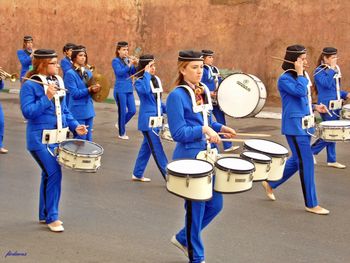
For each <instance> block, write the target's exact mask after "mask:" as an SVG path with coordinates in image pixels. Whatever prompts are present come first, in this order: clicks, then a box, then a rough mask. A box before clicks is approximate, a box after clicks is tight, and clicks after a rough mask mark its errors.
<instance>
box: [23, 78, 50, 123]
mask: <svg viewBox="0 0 350 263" xmlns="http://www.w3.org/2000/svg"><path fill="white" fill-rule="evenodd" d="M33 85H35V88H38V89H42V88H43V87H42V86H41V85H40V84H33ZM20 102H21V110H22V113H23V116H24V117H25V118H26V119H35V118H37V117H39V116H40V115H42V114H43V113H44V111H45V110H46V109H47V108H49V107H50V106H51V102H50V100H49V99H48V97H47V96H46V95H44V96H42V97H40V98H37V97H36V96H35V94H34V90H33V87H31V86H29V85H28V84H27V85H26V82H25V83H24V84H23V86H22V88H21V91H20Z"/></svg>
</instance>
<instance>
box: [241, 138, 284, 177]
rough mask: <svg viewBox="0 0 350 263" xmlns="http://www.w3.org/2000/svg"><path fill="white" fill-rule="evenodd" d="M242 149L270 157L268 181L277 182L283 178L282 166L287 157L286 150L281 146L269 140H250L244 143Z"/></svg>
mask: <svg viewBox="0 0 350 263" xmlns="http://www.w3.org/2000/svg"><path fill="white" fill-rule="evenodd" d="M244 148H245V149H247V150H249V151H255V152H259V153H263V154H266V155H268V156H270V157H271V159H272V162H271V168H270V172H269V175H268V177H267V180H268V181H278V180H280V179H281V178H282V176H283V171H284V166H285V165H286V159H287V156H288V149H287V148H286V147H284V146H283V145H281V144H279V143H276V142H272V141H269V140H261V139H251V140H246V141H245V142H244Z"/></svg>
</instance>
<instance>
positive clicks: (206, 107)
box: [179, 83, 213, 126]
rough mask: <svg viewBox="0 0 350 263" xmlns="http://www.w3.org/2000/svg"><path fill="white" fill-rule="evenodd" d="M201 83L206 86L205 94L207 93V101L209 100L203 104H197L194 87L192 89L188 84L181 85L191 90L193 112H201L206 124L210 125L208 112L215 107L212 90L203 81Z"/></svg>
mask: <svg viewBox="0 0 350 263" xmlns="http://www.w3.org/2000/svg"><path fill="white" fill-rule="evenodd" d="M201 84H202V85H203V87H204V91H205V95H206V98H207V102H208V103H207V104H202V105H197V103H196V96H195V95H194V91H193V89H191V88H190V87H189V86H187V85H181V86H179V87H183V88H185V89H186V90H187V91H188V92H189V94H190V97H191V101H192V109H193V112H194V113H198V112H201V113H202V114H203V122H204V126H208V125H209V120H208V114H209V111H211V110H212V109H213V105H212V103H211V97H210V90H209V89H208V87H207V86H206V85H204V84H203V83H201Z"/></svg>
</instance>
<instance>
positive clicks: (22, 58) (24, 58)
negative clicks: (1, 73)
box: [17, 50, 32, 67]
mask: <svg viewBox="0 0 350 263" xmlns="http://www.w3.org/2000/svg"><path fill="white" fill-rule="evenodd" d="M17 57H18V59H19V62H20V63H21V65H22V66H23V67H26V66H27V67H29V66H30V65H31V64H32V58H31V57H30V56H28V55H27V54H26V53H25V52H24V51H23V50H18V51H17Z"/></svg>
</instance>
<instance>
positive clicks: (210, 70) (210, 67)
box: [205, 65, 220, 90]
mask: <svg viewBox="0 0 350 263" xmlns="http://www.w3.org/2000/svg"><path fill="white" fill-rule="evenodd" d="M205 66H207V68H208V70H209V78H210V79H211V78H213V79H214V83H215V90H217V89H218V86H219V74H220V72H219V69H218V68H217V67H215V66H210V65H205ZM213 68H214V69H215V70H216V73H214V71H213Z"/></svg>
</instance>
